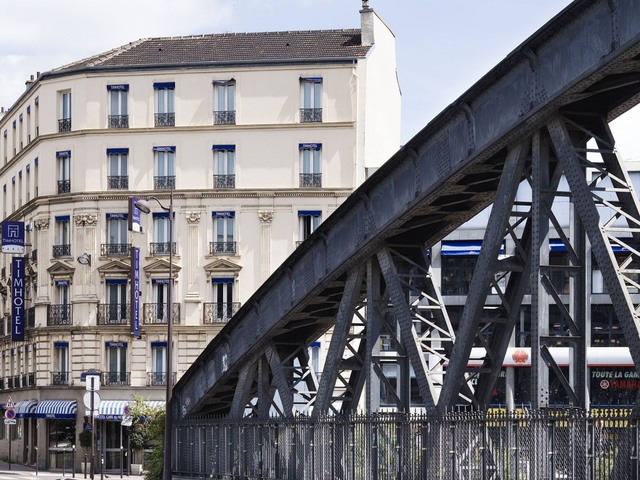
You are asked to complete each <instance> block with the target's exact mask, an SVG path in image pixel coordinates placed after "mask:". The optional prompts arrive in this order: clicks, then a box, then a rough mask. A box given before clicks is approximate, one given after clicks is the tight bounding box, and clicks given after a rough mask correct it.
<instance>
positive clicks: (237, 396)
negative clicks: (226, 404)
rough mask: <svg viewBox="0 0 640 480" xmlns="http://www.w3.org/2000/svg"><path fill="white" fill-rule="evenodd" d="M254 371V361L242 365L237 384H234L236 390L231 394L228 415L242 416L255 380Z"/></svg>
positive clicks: (255, 371) (255, 370)
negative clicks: (231, 398) (231, 399)
mask: <svg viewBox="0 0 640 480" xmlns="http://www.w3.org/2000/svg"><path fill="white" fill-rule="evenodd" d="M256 373H257V364H256V363H247V365H245V366H244V367H242V369H241V370H240V374H239V375H238V385H237V386H236V390H235V392H234V394H233V401H232V403H231V410H230V411H229V416H231V417H235V418H241V417H242V416H243V412H244V409H245V406H246V405H247V403H248V401H249V399H250V397H251V387H252V385H253V382H254V380H255V377H256Z"/></svg>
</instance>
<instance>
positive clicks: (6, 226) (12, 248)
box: [2, 220, 24, 254]
mask: <svg viewBox="0 0 640 480" xmlns="http://www.w3.org/2000/svg"><path fill="white" fill-rule="evenodd" d="M2 253H20V254H23V253H24V222H10V221H7V220H5V221H4V222H2Z"/></svg>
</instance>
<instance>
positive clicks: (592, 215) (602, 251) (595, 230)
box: [547, 118, 640, 368]
mask: <svg viewBox="0 0 640 480" xmlns="http://www.w3.org/2000/svg"><path fill="white" fill-rule="evenodd" d="M547 128H548V130H549V134H550V136H551V140H552V142H553V147H554V149H555V151H556V154H557V157H558V161H559V162H560V165H561V167H562V169H563V170H564V174H565V177H566V179H567V182H568V184H569V187H570V188H571V192H572V194H573V198H574V202H575V206H576V210H577V211H578V214H579V215H580V218H581V219H582V222H583V225H584V229H585V231H586V233H587V235H588V237H589V241H590V242H591V248H592V252H593V254H594V256H595V258H596V261H597V262H598V266H599V268H600V271H601V272H602V278H603V281H604V283H605V284H606V285H607V287H608V289H609V295H610V297H611V301H612V303H613V308H614V310H615V312H616V315H617V317H618V320H619V322H620V326H621V327H622V329H623V331H624V335H625V339H626V340H627V343H628V345H629V351H630V353H631V357H632V358H633V361H634V363H635V364H636V368H640V324H639V322H638V315H637V313H636V310H635V307H634V305H633V302H632V299H631V296H630V294H629V291H628V290H627V288H626V286H625V280H624V278H623V275H622V272H621V270H620V269H619V268H618V264H617V261H616V258H615V255H614V252H613V249H612V248H611V245H610V243H609V238H608V236H607V234H606V229H605V227H604V226H603V225H601V224H600V214H599V212H598V209H597V206H596V204H595V203H594V199H593V196H592V192H591V191H590V189H589V186H588V184H587V182H586V179H585V174H584V171H583V169H582V166H581V164H580V157H579V156H578V155H577V154H576V152H575V150H574V147H573V144H572V142H571V138H570V136H569V132H568V129H567V125H566V124H565V122H564V121H563V119H561V118H555V119H553V120H552V121H550V122H549V124H548V126H547ZM620 168H622V166H620ZM636 202H637V200H636Z"/></svg>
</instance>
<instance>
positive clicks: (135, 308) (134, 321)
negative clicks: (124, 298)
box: [131, 247, 140, 338]
mask: <svg viewBox="0 0 640 480" xmlns="http://www.w3.org/2000/svg"><path fill="white" fill-rule="evenodd" d="M131 336H132V337H133V338H140V248H139V247H132V248H131Z"/></svg>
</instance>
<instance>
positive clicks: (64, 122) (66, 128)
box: [58, 118, 71, 132]
mask: <svg viewBox="0 0 640 480" xmlns="http://www.w3.org/2000/svg"><path fill="white" fill-rule="evenodd" d="M70 131H71V119H70V118H60V119H58V132H70Z"/></svg>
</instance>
